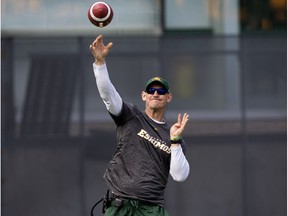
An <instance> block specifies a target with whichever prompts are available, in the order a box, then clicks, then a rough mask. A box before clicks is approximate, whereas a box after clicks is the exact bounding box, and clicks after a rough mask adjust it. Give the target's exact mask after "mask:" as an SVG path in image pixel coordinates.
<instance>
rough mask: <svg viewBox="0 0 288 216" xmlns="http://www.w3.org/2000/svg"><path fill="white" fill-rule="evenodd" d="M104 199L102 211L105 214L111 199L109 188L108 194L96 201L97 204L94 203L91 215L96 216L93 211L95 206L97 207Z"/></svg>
mask: <svg viewBox="0 0 288 216" xmlns="http://www.w3.org/2000/svg"><path fill="white" fill-rule="evenodd" d="M102 201H103V207H102V213H103V214H104V213H105V210H106V208H107V205H108V202H109V201H110V198H109V190H107V193H106V196H104V197H103V198H101V199H100V200H99V201H98V202H97V203H95V204H94V205H93V207H92V208H91V212H90V216H94V214H93V212H94V209H95V207H96V206H97V205H98V204H99V203H101V202H102Z"/></svg>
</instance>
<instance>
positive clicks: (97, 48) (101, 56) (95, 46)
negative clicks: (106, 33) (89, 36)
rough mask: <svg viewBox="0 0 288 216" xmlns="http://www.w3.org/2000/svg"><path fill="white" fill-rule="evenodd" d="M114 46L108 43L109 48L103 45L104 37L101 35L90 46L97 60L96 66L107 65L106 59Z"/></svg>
mask: <svg viewBox="0 0 288 216" xmlns="http://www.w3.org/2000/svg"><path fill="white" fill-rule="evenodd" d="M112 46H113V43H111V42H110V43H108V44H107V46H104V44H103V36H102V35H99V36H98V37H97V38H96V39H95V40H94V41H93V43H92V44H91V45H90V47H89V48H90V50H91V52H92V54H93V56H94V58H95V63H96V65H102V64H105V59H106V57H107V56H108V54H109V50H110V48H111V47H112Z"/></svg>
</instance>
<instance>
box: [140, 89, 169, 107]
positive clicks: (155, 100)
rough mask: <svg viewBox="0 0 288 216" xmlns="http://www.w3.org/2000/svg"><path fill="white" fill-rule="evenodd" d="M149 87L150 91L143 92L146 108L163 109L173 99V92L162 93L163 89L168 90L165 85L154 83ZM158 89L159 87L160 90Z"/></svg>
mask: <svg viewBox="0 0 288 216" xmlns="http://www.w3.org/2000/svg"><path fill="white" fill-rule="evenodd" d="M148 88H150V90H151V91H150V92H149V91H146V92H144V91H143V92H142V100H143V101H145V102H146V108H149V109H163V108H165V106H166V104H167V103H169V102H170V101H171V100H172V94H171V93H168V92H167V93H165V94H161V92H160V91H161V90H166V89H165V87H164V86H163V85H161V84H158V83H152V84H151V85H150V86H149V87H148ZM157 89H159V91H158V90H157ZM159 92H160V93H159Z"/></svg>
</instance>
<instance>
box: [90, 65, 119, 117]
mask: <svg viewBox="0 0 288 216" xmlns="http://www.w3.org/2000/svg"><path fill="white" fill-rule="evenodd" d="M93 71H94V76H95V78H96V85H97V88H98V91H99V94H100V97H101V98H102V100H103V102H104V104H105V106H106V109H107V110H108V111H109V112H110V113H111V114H112V115H115V116H118V115H119V114H120V112H121V109H122V104H123V102H122V98H121V96H120V95H119V93H118V92H117V91H116V89H115V87H114V85H113V84H112V82H111V81H110V78H109V74H108V70H107V67H106V64H103V65H96V64H95V63H93Z"/></svg>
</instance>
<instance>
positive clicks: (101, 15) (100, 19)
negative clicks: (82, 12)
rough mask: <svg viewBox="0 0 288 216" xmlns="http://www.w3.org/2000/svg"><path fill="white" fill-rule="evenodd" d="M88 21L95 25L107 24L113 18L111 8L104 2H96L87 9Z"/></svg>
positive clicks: (102, 25)
mask: <svg viewBox="0 0 288 216" xmlns="http://www.w3.org/2000/svg"><path fill="white" fill-rule="evenodd" d="M88 18H89V20H90V22H91V23H92V24H93V25H95V26H97V27H100V28H102V27H104V26H107V25H108V24H109V23H110V22H111V21H112V19H113V10H112V8H111V7H110V5H108V4H107V3H105V2H96V3H94V4H93V5H91V7H90V8H89V10H88Z"/></svg>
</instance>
